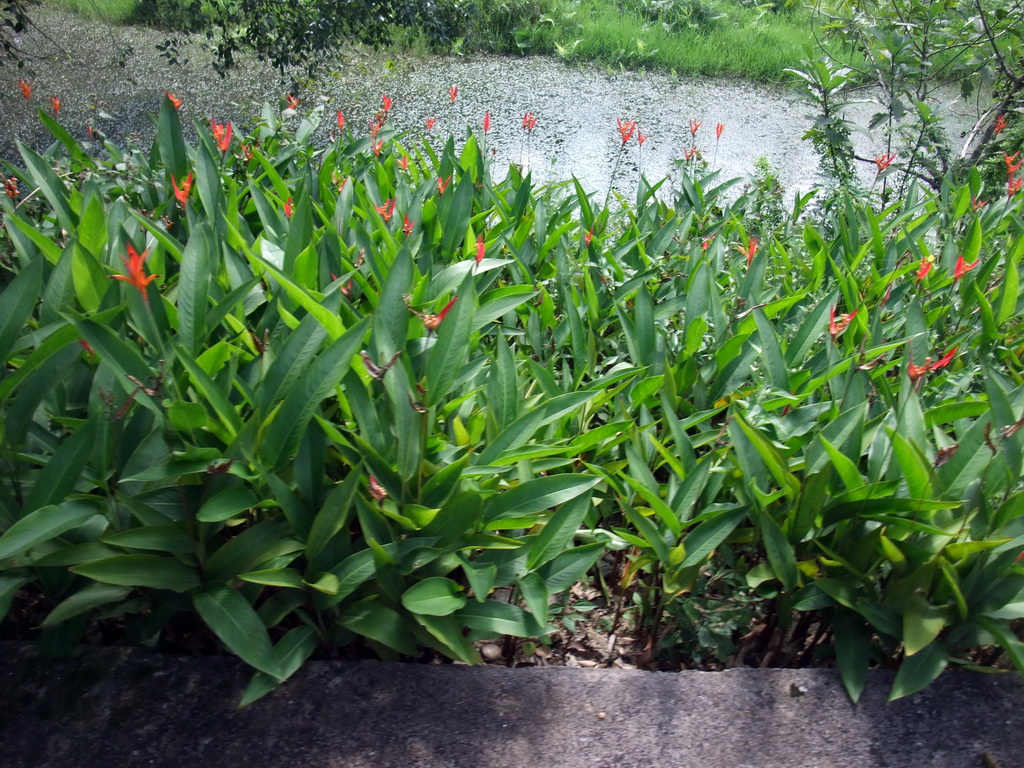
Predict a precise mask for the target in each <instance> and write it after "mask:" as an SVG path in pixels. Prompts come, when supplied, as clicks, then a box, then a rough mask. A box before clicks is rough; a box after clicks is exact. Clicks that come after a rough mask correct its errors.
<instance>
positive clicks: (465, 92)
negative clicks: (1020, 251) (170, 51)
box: [0, 9, 969, 194]
mask: <svg viewBox="0 0 1024 768" xmlns="http://www.w3.org/2000/svg"><path fill="white" fill-rule="evenodd" d="M36 13H37V14H38V18H39V20H40V27H41V28H43V29H44V30H45V31H46V33H47V36H48V37H47V38H44V37H43V36H41V35H39V34H36V33H32V34H26V35H25V36H24V39H23V40H22V41H21V42H22V45H23V47H25V48H26V49H27V50H31V51H33V53H37V54H39V58H37V59H36V60H34V61H33V62H32V63H31V64H30V65H29V68H28V71H25V72H21V73H19V72H16V70H15V69H14V68H13V67H5V68H4V69H3V70H0V78H2V80H0V109H2V113H3V115H4V127H3V132H2V135H0V157H4V158H8V159H14V158H17V151H16V149H15V145H14V142H13V139H14V138H18V139H20V140H21V141H24V142H25V143H27V144H30V145H33V146H36V147H37V148H39V147H44V146H46V144H47V143H48V142H49V141H50V137H49V133H48V132H47V131H46V130H45V128H43V126H42V125H41V124H40V122H39V120H38V117H37V115H36V111H35V110H37V109H45V110H46V111H48V112H49V111H50V105H49V100H50V96H58V97H59V98H60V99H61V111H60V121H61V123H62V124H63V125H64V126H65V127H66V128H68V130H69V131H70V132H71V133H72V135H74V136H76V138H79V139H82V140H84V139H85V137H86V127H87V126H88V125H94V126H96V127H97V128H100V129H101V130H102V131H103V132H104V133H106V134H107V135H108V136H109V137H110V138H111V140H113V141H115V142H116V143H119V144H123V143H126V142H138V143H148V142H149V141H151V139H152V136H153V132H154V130H153V123H152V119H151V118H150V116H149V115H150V114H154V113H156V111H157V110H158V109H159V105H160V99H161V97H162V92H163V90H165V89H166V90H168V91H170V92H172V93H176V94H177V95H178V96H180V97H182V98H183V99H184V104H183V106H182V108H181V115H182V118H183V121H184V122H186V123H189V122H190V121H191V120H193V119H194V120H197V121H199V122H202V123H206V122H208V121H209V119H210V118H211V117H214V118H216V119H217V120H218V121H224V120H233V121H235V122H236V124H239V125H241V126H245V125H246V124H251V123H252V120H253V117H254V116H255V115H257V114H258V113H259V110H260V108H261V106H262V104H263V102H264V101H270V102H271V103H275V104H276V103H277V102H278V101H279V100H280V99H281V98H282V96H283V94H284V92H285V90H286V86H285V85H284V81H283V79H282V78H281V77H280V75H279V74H278V73H277V72H276V71H273V70H271V69H270V68H268V67H266V66H263V65H260V64H259V63H258V62H252V61H249V62H245V63H244V64H243V65H242V66H240V67H238V69H237V70H236V71H234V72H232V73H231V74H230V75H229V76H228V77H226V78H220V77H219V76H218V75H217V74H216V73H215V72H214V71H213V70H212V69H211V68H210V67H209V66H207V65H206V62H207V61H208V58H207V57H206V55H205V54H204V53H203V52H202V51H201V50H199V49H198V47H197V46H192V47H191V48H189V49H188V55H189V56H190V58H191V61H190V63H189V64H188V65H187V66H185V67H169V66H168V65H167V64H166V63H165V61H164V60H163V59H161V58H160V57H159V54H158V52H157V51H156V50H155V48H154V46H155V44H156V43H158V42H160V41H162V40H163V39H164V37H165V35H164V34H162V33H160V32H158V31H154V30H149V29H145V28H123V27H118V28H107V27H105V26H104V25H102V24H99V23H96V22H88V21H83V20H81V19H79V18H77V17H75V16H74V15H72V14H67V13H64V12H60V11H54V10H48V9H39V10H38V11H36ZM123 46H131V49H132V50H131V53H129V54H128V55H127V56H126V57H125V59H124V60H125V63H126V66H125V67H121V66H119V65H118V63H117V60H118V58H119V57H120V56H119V53H120V51H121V50H122V47H123ZM331 69H333V70H335V72H334V74H332V75H329V76H326V77H323V78H321V79H320V80H319V81H318V82H316V83H314V84H312V85H310V86H308V87H306V88H305V89H303V90H302V91H301V92H300V95H301V98H302V101H301V104H300V106H299V110H298V111H299V115H300V116H301V115H305V114H308V113H309V111H310V110H312V109H314V108H316V107H319V108H321V109H323V111H324V112H325V128H324V135H326V133H327V130H328V127H329V126H331V125H333V124H334V115H335V113H336V111H337V110H338V109H341V110H343V111H344V112H345V115H346V118H347V119H348V120H349V124H350V126H352V127H353V128H354V129H355V130H356V131H357V132H359V131H362V130H365V126H366V124H367V121H368V119H369V118H370V116H372V114H373V113H374V112H375V111H376V110H377V109H378V108H379V106H380V103H381V94H383V93H387V94H388V95H389V96H390V97H391V98H392V99H393V102H394V106H393V108H392V124H393V125H394V126H395V127H397V128H398V129H400V130H403V131H408V132H409V133H410V134H411V136H415V137H418V136H423V135H426V134H427V129H426V121H427V118H433V119H436V120H437V123H436V125H435V127H434V130H433V133H432V135H431V140H432V141H433V142H435V144H436V143H438V142H440V141H441V140H442V138H443V137H444V136H447V134H448V133H449V132H453V133H454V134H455V135H456V136H464V135H465V131H466V129H467V127H468V126H472V127H473V128H474V129H475V130H476V131H477V132H478V133H479V132H481V131H482V123H483V118H484V113H485V112H488V111H489V112H490V115H491V131H490V134H489V135H488V137H487V144H488V148H489V149H490V150H492V151H493V152H494V154H495V160H496V163H495V166H494V167H495V168H502V167H507V164H508V163H510V162H511V163H517V164H520V165H522V166H524V167H525V168H526V169H528V170H529V171H531V172H532V173H533V178H534V180H535V181H555V180H564V179H569V178H571V177H573V176H575V177H576V178H578V179H579V180H580V181H581V183H582V184H583V186H584V187H585V188H586V189H588V190H591V191H595V192H598V193H600V194H603V193H604V192H605V191H606V190H607V188H608V184H609V180H610V179H612V177H613V169H615V168H616V163H617V161H618V166H617V172H616V174H615V182H614V186H615V187H616V189H620V190H623V191H625V190H629V189H635V184H636V179H637V176H638V174H639V173H640V172H641V171H642V172H643V174H644V175H645V176H646V177H647V178H649V179H659V178H662V177H664V176H666V175H670V174H672V173H673V172H674V168H675V165H674V163H675V162H676V161H677V160H679V159H680V158H682V157H683V154H684V152H685V150H686V149H688V148H690V147H692V146H694V145H696V146H698V147H699V149H700V151H701V153H702V156H703V158H704V160H705V161H706V162H707V163H708V164H709V166H711V167H713V168H715V169H720V170H721V171H722V174H723V177H724V178H732V177H737V176H740V177H742V176H745V175H747V174H749V173H750V171H751V169H752V168H753V164H754V161H755V160H756V159H757V158H759V157H764V158H766V159H767V160H768V162H769V163H770V164H771V166H772V167H773V168H774V169H775V171H776V172H777V173H778V176H779V180H780V181H781V183H782V185H783V186H784V187H785V188H786V189H787V190H788V191H789V192H790V193H791V194H792V193H793V192H794V191H797V190H803V189H806V188H809V187H811V186H813V185H814V184H816V183H817V182H819V181H820V177H819V175H818V162H817V158H816V156H815V155H814V154H813V152H812V150H811V147H810V145H809V143H807V142H804V141H802V140H801V137H802V135H803V133H804V132H805V131H806V129H807V128H808V127H809V126H810V118H809V116H808V113H809V108H808V107H807V106H806V105H804V104H802V103H800V102H798V101H795V100H793V99H792V98H791V97H790V95H789V91H788V90H787V89H786V88H784V87H771V86H765V85H760V84H753V83H748V82H743V81H733V80H721V79H714V80H711V79H702V78H673V77H670V76H667V75H662V74H650V73H637V72H604V71H600V70H598V69H596V68H585V69H584V68H578V67H569V66H566V65H563V64H561V63H560V62H559V61H557V60H554V59H548V58H507V57H465V58H457V57H447V58H430V59H414V60H408V61H404V62H399V63H396V62H393V61H390V60H388V59H387V58H385V57H383V56H380V55H375V54H368V53H366V52H351V51H350V52H348V53H347V54H343V55H341V56H339V59H338V61H337V62H336V63H335V64H334V65H332V67H331ZM19 77H25V78H26V79H27V80H29V81H30V82H32V83H33V86H34V92H33V96H32V101H31V103H26V102H25V100H24V99H23V98H22V96H21V94H20V92H19V90H18V87H17V79H18V78H19ZM452 86H456V87H458V89H459V93H458V97H457V98H456V100H455V102H454V103H452V102H451V100H450V98H449V88H450V87H452ZM853 111H854V114H855V115H858V116H859V117H860V118H862V119H863V120H864V121H865V122H866V120H867V117H868V116H869V115H870V113H871V112H872V111H873V110H872V109H871V108H870V107H868V106H861V107H856V108H855V109H854V110H853ZM526 112H532V113H533V114H534V115H535V116H536V117H537V119H538V120H537V127H536V129H535V130H534V131H533V133H532V135H530V136H529V137H527V136H526V132H525V131H524V130H523V128H522V120H523V115H524V113H526ZM617 118H622V119H624V120H625V119H632V120H637V121H638V123H639V126H640V127H639V130H640V131H641V132H642V133H644V134H647V135H648V139H647V141H646V142H645V143H644V145H643V147H642V149H641V148H640V147H639V146H638V145H637V143H636V136H635V135H634V137H633V139H632V141H631V142H630V144H629V145H628V147H626V148H625V149H622V142H621V137H620V135H619V132H618V131H617V130H616V119H617ZM289 119H291V120H294V121H296V124H297V121H298V119H299V117H293V118H289ZM691 120H695V121H699V122H700V123H701V126H700V128H699V129H698V130H697V132H696V134H695V135H694V134H691V130H690V121H691ZM719 123H721V124H722V125H723V126H724V128H723V132H722V136H721V140H720V141H716V139H715V126H716V125H717V124H719ZM968 124H969V118H968V117H966V116H959V117H953V118H952V119H951V120H950V122H949V130H950V131H952V132H954V133H956V132H960V131H963V130H965V129H966V127H967V126H968ZM858 140H859V141H860V144H859V146H858V149H859V152H860V154H861V155H863V156H867V157H872V156H874V155H875V154H877V153H878V152H880V150H879V149H877V148H875V147H872V146H870V143H869V142H867V140H866V139H858ZM620 152H621V158H620V157H619V154H620ZM864 174H865V175H864V178H865V180H867V181H870V180H871V179H872V178H873V177H874V166H873V165H870V164H869V165H867V166H866V167H865V169H864Z"/></svg>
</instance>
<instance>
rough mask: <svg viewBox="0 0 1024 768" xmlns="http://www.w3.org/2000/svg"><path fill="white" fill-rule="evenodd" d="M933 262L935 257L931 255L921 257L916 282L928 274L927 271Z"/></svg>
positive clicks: (930, 269)
mask: <svg viewBox="0 0 1024 768" xmlns="http://www.w3.org/2000/svg"><path fill="white" fill-rule="evenodd" d="M934 262H935V259H934V258H932V257H931V256H925V257H924V258H923V259H921V266H919V267H918V268H917V282H919V283H920V282H921V281H922V280H924V279H925V278H926V277H927V276H928V273H929V272H931V271H932V264H933V263H934Z"/></svg>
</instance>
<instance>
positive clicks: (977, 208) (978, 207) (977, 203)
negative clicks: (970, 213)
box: [971, 197, 988, 213]
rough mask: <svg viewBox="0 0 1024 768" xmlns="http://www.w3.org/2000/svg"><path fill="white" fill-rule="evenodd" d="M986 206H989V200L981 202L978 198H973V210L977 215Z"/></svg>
mask: <svg viewBox="0 0 1024 768" xmlns="http://www.w3.org/2000/svg"><path fill="white" fill-rule="evenodd" d="M986 205H988V200H979V199H978V198H976V197H972V198H971V208H972V209H974V211H975V213H977V212H978V211H980V210H981V209H982V208H984V207H985V206H986Z"/></svg>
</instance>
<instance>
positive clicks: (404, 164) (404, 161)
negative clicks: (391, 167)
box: [398, 155, 409, 171]
mask: <svg viewBox="0 0 1024 768" xmlns="http://www.w3.org/2000/svg"><path fill="white" fill-rule="evenodd" d="M398 164H399V166H401V168H402V170H403V171H408V170H409V156H408V155H402V156H401V157H400V158H398Z"/></svg>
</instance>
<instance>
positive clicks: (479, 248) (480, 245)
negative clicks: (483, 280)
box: [476, 235, 487, 264]
mask: <svg viewBox="0 0 1024 768" xmlns="http://www.w3.org/2000/svg"><path fill="white" fill-rule="evenodd" d="M486 250H487V246H485V245H484V236H483V235H477V236H476V263H477V264H479V263H480V262H481V261H483V260H484V252H485V251H486Z"/></svg>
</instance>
